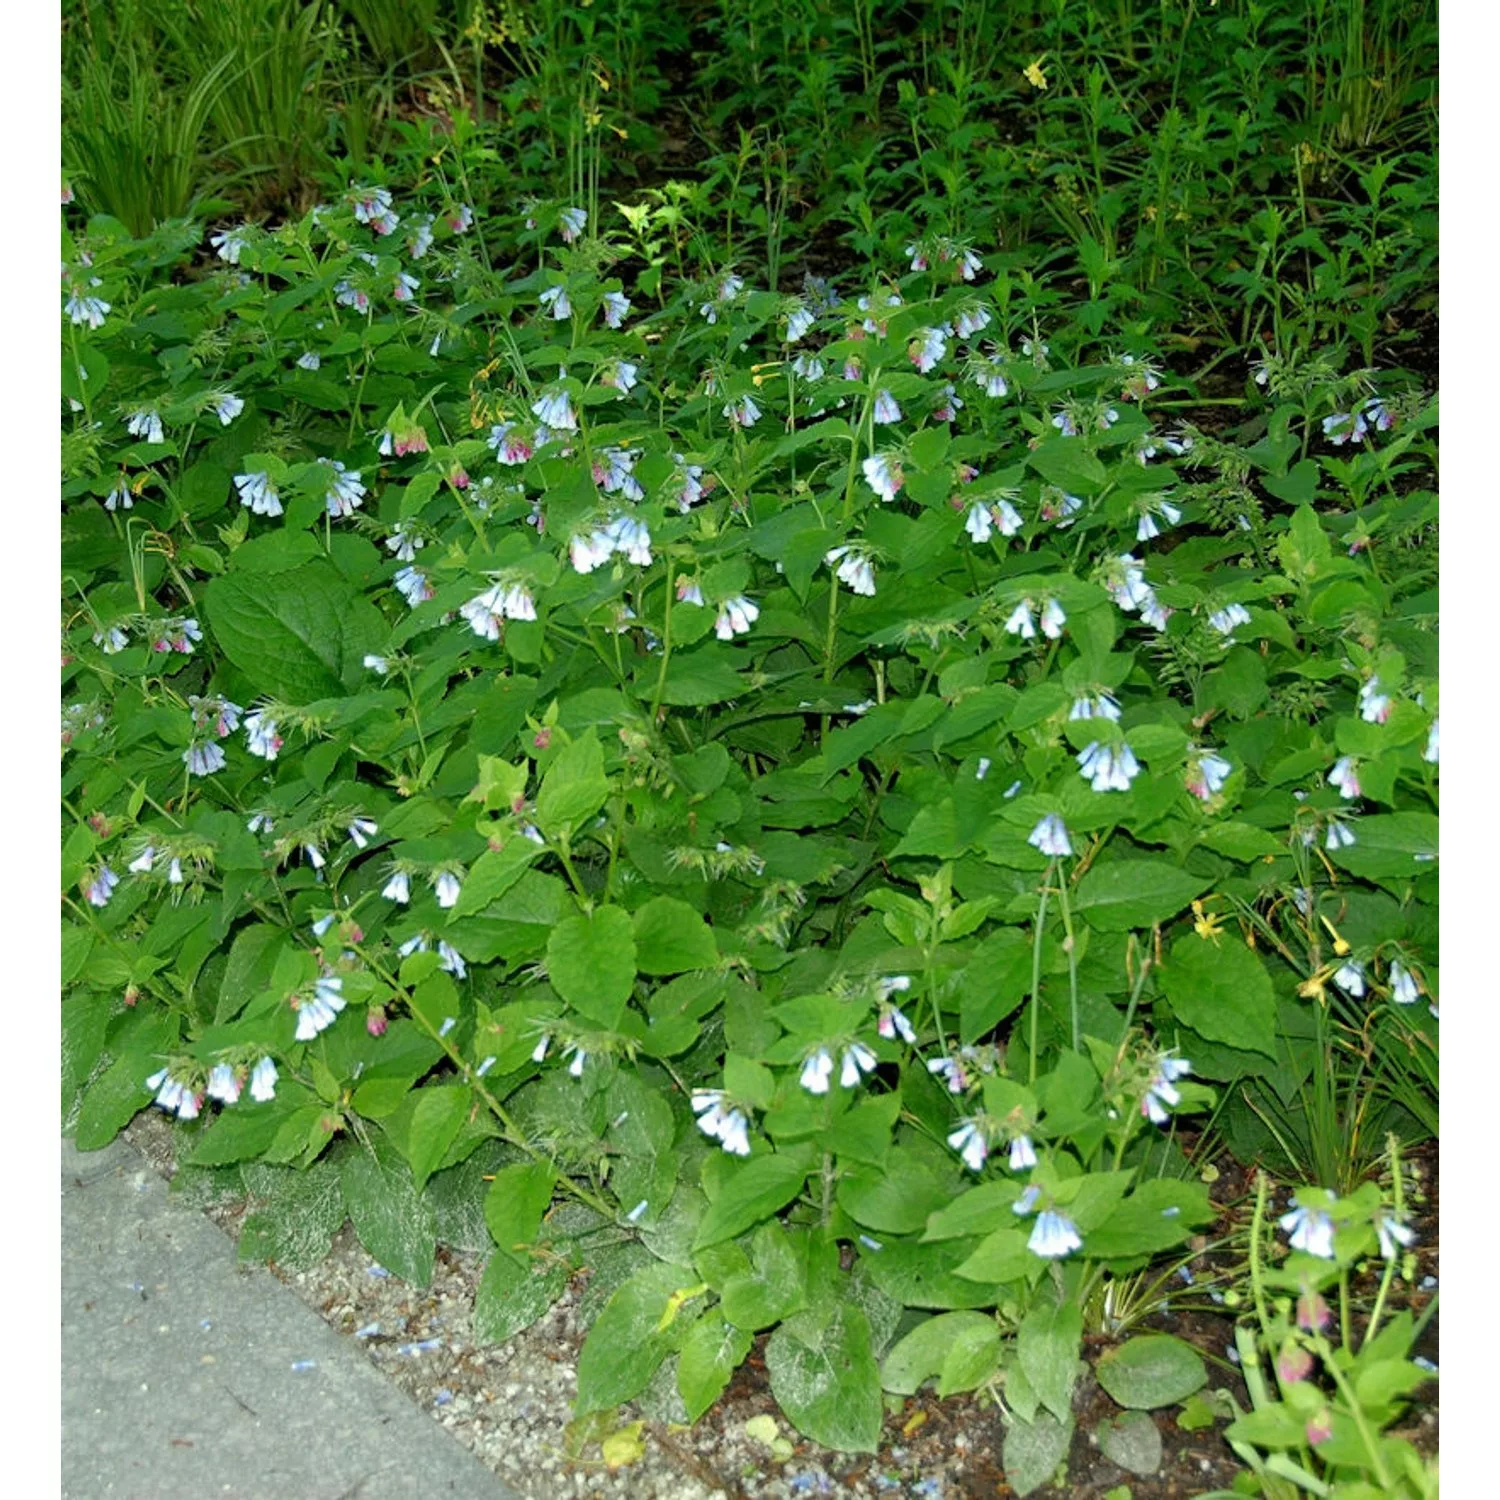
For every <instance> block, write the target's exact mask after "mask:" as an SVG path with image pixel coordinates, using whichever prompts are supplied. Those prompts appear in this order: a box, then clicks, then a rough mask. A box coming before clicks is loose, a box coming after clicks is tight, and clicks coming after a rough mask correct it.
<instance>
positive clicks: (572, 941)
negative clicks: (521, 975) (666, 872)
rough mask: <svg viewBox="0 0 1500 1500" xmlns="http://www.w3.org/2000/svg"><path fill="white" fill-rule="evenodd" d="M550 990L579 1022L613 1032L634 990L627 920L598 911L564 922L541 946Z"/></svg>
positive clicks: (617, 911)
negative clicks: (584, 1021) (545, 956)
mask: <svg viewBox="0 0 1500 1500" xmlns="http://www.w3.org/2000/svg"><path fill="white" fill-rule="evenodd" d="M547 974H548V977H549V978H550V979H551V981H552V987H553V988H554V989H555V990H556V991H557V992H558V994H560V995H561V996H562V997H563V999H565V1000H566V1001H567V1002H568V1004H569V1005H571V1006H572V1007H573V1008H574V1009H575V1010H576V1011H578V1013H579V1014H580V1015H582V1016H583V1017H584V1019H585V1020H588V1021H592V1022H593V1023H594V1025H596V1026H602V1027H604V1028H605V1029H607V1030H611V1031H612V1030H614V1029H615V1028H616V1027H618V1026H619V1024H620V1021H621V1019H622V1018H623V1016H624V1014H625V1007H626V1005H627V1004H628V1003H629V1000H630V992H631V990H632V989H633V988H634V987H635V934H634V931H633V929H632V927H631V923H630V915H629V913H628V912H626V911H624V910H622V909H621V908H620V907H618V906H600V907H597V908H596V909H595V910H594V911H593V912H591V913H589V914H588V915H587V916H574V917H565V918H564V919H563V920H562V921H561V922H559V923H558V924H557V926H556V927H554V928H553V929H552V936H551V937H550V938H549V939H548V941H547Z"/></svg>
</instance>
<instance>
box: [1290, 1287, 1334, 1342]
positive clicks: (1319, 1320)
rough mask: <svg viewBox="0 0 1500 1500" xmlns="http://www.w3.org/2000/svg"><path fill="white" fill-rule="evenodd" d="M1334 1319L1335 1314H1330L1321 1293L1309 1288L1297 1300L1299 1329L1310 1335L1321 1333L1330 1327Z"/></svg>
mask: <svg viewBox="0 0 1500 1500" xmlns="http://www.w3.org/2000/svg"><path fill="white" fill-rule="evenodd" d="M1332 1318H1333V1314H1332V1313H1330V1312H1329V1310H1328V1304H1327V1302H1325V1301H1324V1300H1323V1295H1322V1293H1321V1292H1315V1291H1313V1290H1312V1289H1311V1288H1308V1289H1307V1290H1305V1291H1304V1292H1303V1293H1302V1295H1301V1296H1300V1297H1298V1298H1297V1327H1298V1328H1301V1329H1303V1330H1305V1331H1306V1332H1308V1333H1319V1332H1321V1331H1322V1330H1323V1329H1325V1328H1327V1327H1328V1325H1329V1323H1330V1322H1331V1321H1332Z"/></svg>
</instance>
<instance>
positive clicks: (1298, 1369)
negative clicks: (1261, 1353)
mask: <svg viewBox="0 0 1500 1500" xmlns="http://www.w3.org/2000/svg"><path fill="white" fill-rule="evenodd" d="M1312 1367H1313V1360H1312V1355H1310V1354H1309V1353H1308V1352H1307V1350H1306V1349H1303V1348H1301V1347H1300V1346H1299V1345H1297V1344H1292V1343H1289V1344H1287V1346H1286V1348H1284V1349H1283V1350H1282V1351H1281V1353H1280V1354H1279V1355H1277V1357H1276V1373H1277V1374H1278V1375H1279V1376H1281V1378H1282V1380H1283V1381H1284V1382H1285V1383H1286V1384H1287V1385H1296V1383H1297V1382H1298V1381H1299V1380H1306V1379H1307V1377H1308V1376H1309V1375H1310V1374H1312Z"/></svg>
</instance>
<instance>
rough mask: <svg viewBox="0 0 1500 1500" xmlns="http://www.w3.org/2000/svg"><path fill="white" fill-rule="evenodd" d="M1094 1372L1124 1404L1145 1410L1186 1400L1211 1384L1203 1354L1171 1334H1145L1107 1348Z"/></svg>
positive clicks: (1104, 1385) (1105, 1387)
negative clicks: (1115, 1346)
mask: <svg viewBox="0 0 1500 1500" xmlns="http://www.w3.org/2000/svg"><path fill="white" fill-rule="evenodd" d="M1094 1373H1095V1374H1096V1375H1097V1376H1098V1379H1099V1384H1100V1385H1102V1386H1103V1387H1104V1389H1105V1390H1106V1391H1107V1392H1108V1393H1109V1394H1110V1395H1111V1396H1112V1397H1113V1398H1114V1399H1115V1401H1116V1402H1118V1403H1119V1404H1120V1405H1121V1406H1129V1407H1136V1408H1140V1409H1143V1410H1146V1411H1150V1410H1153V1409H1155V1408H1156V1407H1160V1406H1171V1405H1172V1404H1173V1403H1174V1402H1177V1401H1186V1400H1187V1398H1188V1397H1189V1396H1191V1395H1192V1394H1193V1392H1194V1391H1197V1390H1201V1389H1202V1388H1203V1387H1204V1386H1205V1385H1207V1384H1208V1370H1207V1368H1206V1367H1205V1366H1204V1363H1203V1359H1202V1356H1201V1355H1199V1353H1198V1351H1197V1350H1196V1349H1194V1348H1193V1347H1192V1346H1191V1345H1190V1344H1185V1343H1184V1342H1183V1341H1182V1340H1181V1339H1179V1338H1174V1337H1173V1336H1172V1335H1171V1334H1169V1333H1148V1334H1142V1335H1141V1336H1139V1337H1138V1338H1133V1339H1128V1340H1127V1341H1126V1342H1125V1343H1123V1344H1121V1345H1120V1346H1119V1347H1118V1348H1117V1349H1108V1350H1106V1351H1105V1352H1104V1354H1102V1355H1101V1356H1100V1358H1099V1361H1098V1364H1097V1365H1096V1366H1095V1370H1094Z"/></svg>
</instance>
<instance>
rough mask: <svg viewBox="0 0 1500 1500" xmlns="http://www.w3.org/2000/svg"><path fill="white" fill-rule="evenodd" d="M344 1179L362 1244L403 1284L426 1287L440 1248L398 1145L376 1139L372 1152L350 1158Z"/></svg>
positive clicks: (430, 1215)
mask: <svg viewBox="0 0 1500 1500" xmlns="http://www.w3.org/2000/svg"><path fill="white" fill-rule="evenodd" d="M341 1180H342V1185H343V1190H344V1202H345V1204H346V1205H347V1206H348V1209H349V1217H350V1219H352V1220H353V1222H354V1232H355V1233H356V1234H357V1235H358V1236H359V1242H360V1244H362V1245H363V1246H364V1247H365V1249H366V1250H368V1251H369V1252H370V1254H371V1255H373V1256H374V1257H375V1259H376V1260H377V1261H379V1262H380V1264H381V1265H383V1266H385V1267H386V1268H387V1270H390V1271H394V1272H395V1273H396V1275H398V1276H399V1277H401V1279H402V1280H403V1281H409V1282H410V1283H411V1284H412V1285H413V1286H419V1287H423V1286H427V1285H428V1284H429V1283H430V1282H431V1280H432V1264H433V1257H434V1254H435V1252H436V1250H437V1238H436V1232H435V1230H434V1228H433V1223H432V1210H431V1209H430V1208H429V1207H428V1205H427V1200H426V1199H425V1198H423V1197H422V1196H421V1194H420V1193H418V1192H417V1190H416V1186H415V1185H414V1183H413V1182H412V1176H411V1169H410V1168H409V1167H408V1166H407V1165H406V1163H405V1162H404V1161H402V1160H401V1158H400V1157H399V1156H398V1155H397V1153H396V1149H395V1147H394V1146H393V1145H391V1144H390V1142H388V1141H387V1140H386V1139H385V1138H384V1137H382V1136H377V1137H376V1139H375V1143H374V1146H373V1148H372V1149H370V1150H366V1151H356V1152H354V1153H353V1154H352V1155H350V1156H349V1157H348V1158H347V1159H346V1160H345V1162H344V1167H343V1172H342V1174H341Z"/></svg>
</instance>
